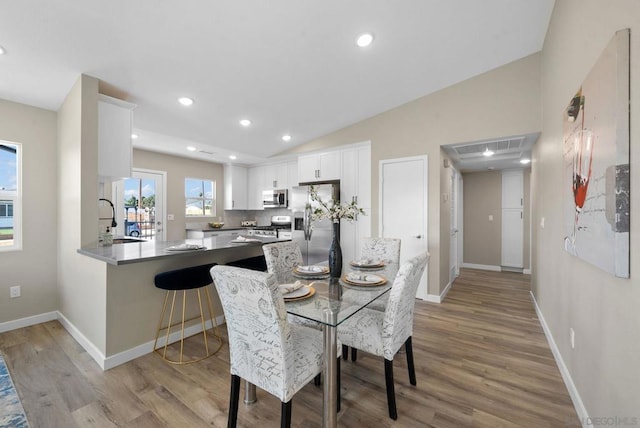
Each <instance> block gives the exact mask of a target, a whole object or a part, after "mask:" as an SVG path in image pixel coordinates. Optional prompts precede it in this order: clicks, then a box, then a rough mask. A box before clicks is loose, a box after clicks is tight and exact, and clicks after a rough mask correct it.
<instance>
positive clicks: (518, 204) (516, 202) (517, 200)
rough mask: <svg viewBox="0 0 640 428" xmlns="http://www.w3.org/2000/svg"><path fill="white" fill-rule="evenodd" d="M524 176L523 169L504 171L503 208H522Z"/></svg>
mask: <svg viewBox="0 0 640 428" xmlns="http://www.w3.org/2000/svg"><path fill="white" fill-rule="evenodd" d="M523 198H524V176H523V172H522V170H518V171H504V172H503V173H502V209H506V208H522V207H523V205H524V199H523Z"/></svg>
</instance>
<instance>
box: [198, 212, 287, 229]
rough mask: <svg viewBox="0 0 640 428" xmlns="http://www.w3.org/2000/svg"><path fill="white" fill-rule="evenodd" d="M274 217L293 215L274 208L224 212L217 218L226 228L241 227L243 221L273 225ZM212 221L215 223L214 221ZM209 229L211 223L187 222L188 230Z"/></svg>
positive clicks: (259, 224)
mask: <svg viewBox="0 0 640 428" xmlns="http://www.w3.org/2000/svg"><path fill="white" fill-rule="evenodd" d="M274 215H292V213H291V211H290V210H288V209H286V208H273V209H267V210H228V211H224V215H223V216H218V217H216V221H218V219H221V220H222V221H224V227H240V226H241V225H240V223H241V222H242V220H255V221H256V222H257V225H258V226H267V225H269V224H271V217H272V216H274ZM211 221H214V220H213V219H212V220H211ZM208 227H209V221H197V222H195V221H194V222H187V223H186V228H187V229H206V228H208Z"/></svg>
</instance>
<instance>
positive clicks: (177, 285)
mask: <svg viewBox="0 0 640 428" xmlns="http://www.w3.org/2000/svg"><path fill="white" fill-rule="evenodd" d="M215 265H216V263H211V264H206V265H201V266H193V267H188V268H184V269H177V270H172V271H168V272H162V273H159V274H157V275H156V276H155V278H154V283H155V285H156V287H158V288H160V289H162V290H167V294H166V296H165V298H164V305H163V306H162V313H161V315H160V321H159V322H158V331H157V332H156V340H155V342H154V343H153V350H154V351H155V352H157V353H158V354H160V356H161V357H162V359H163V360H165V361H167V362H168V363H171V364H189V363H195V362H197V361H201V360H203V359H205V358H208V357H210V356H212V355H213V354H215V353H216V352H218V351H219V350H220V348H221V347H222V343H223V341H222V337H221V336H220V333H219V332H218V324H217V323H216V318H215V314H214V312H213V306H212V304H211V295H210V294H209V289H208V287H207V286H208V285H209V284H212V283H213V280H212V279H211V274H210V273H209V272H210V270H211V268H212V267H213V266H215ZM201 289H204V295H205V297H206V306H207V308H208V310H209V317H208V318H207V319H205V314H204V310H203V308H202V295H201V294H200V290H201ZM188 290H196V294H197V296H198V307H199V308H200V315H199V316H195V317H192V318H189V319H185V317H186V316H187V291H188ZM178 291H182V317H181V320H180V321H177V322H175V323H173V313H174V310H175V307H176V297H177V294H178ZM171 293H173V295H172V297H171V309H170V311H169V320H168V321H167V323H166V325H165V326H163V324H164V319H165V315H166V312H167V305H168V303H169V296H170V295H171ZM198 318H200V322H201V324H202V336H203V339H204V351H205V352H204V356H202V357H199V358H198V357H196V358H192V359H189V360H186V361H185V360H184V340H185V325H186V323H188V322H189V321H193V320H195V319H198ZM208 322H211V329H212V330H213V336H214V337H215V338H216V340H217V342H218V347H217V348H215V350H214V349H209V340H208V337H207V331H208V330H209V329H207V327H206V323H208ZM178 325H179V326H180V355H179V358H178V359H177V360H176V359H171V358H168V357H167V349H168V347H169V342H170V336H171V329H172V328H173V327H175V326H178ZM163 330H166V334H165V336H164V346H160V347H158V338H159V337H160V332H161V331H163ZM174 334H175V333H174Z"/></svg>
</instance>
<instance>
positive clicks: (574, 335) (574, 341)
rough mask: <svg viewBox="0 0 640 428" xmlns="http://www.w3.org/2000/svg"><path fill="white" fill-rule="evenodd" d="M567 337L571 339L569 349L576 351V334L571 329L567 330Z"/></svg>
mask: <svg viewBox="0 0 640 428" xmlns="http://www.w3.org/2000/svg"><path fill="white" fill-rule="evenodd" d="M569 336H570V338H571V349H576V332H575V331H573V328H569Z"/></svg>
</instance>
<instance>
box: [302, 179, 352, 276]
mask: <svg viewBox="0 0 640 428" xmlns="http://www.w3.org/2000/svg"><path fill="white" fill-rule="evenodd" d="M314 186H315V188H316V190H317V193H318V196H320V198H321V199H322V201H323V202H329V201H331V200H332V199H335V200H339V199H340V184H339V182H335V183H324V184H314ZM309 187H310V186H308V185H306V186H298V187H294V188H293V190H292V194H291V195H289V208H290V209H291V211H292V215H293V228H292V229H293V230H292V240H293V241H294V242H297V243H298V245H299V246H300V249H301V250H302V258H303V260H304V264H305V265H312V264H327V261H328V259H329V247H330V246H331V240H332V238H333V224H332V223H331V220H327V219H322V220H313V221H312V220H311V213H312V212H313V210H314V209H315V208H316V207H318V206H319V204H318V203H317V202H315V201H312V200H311V197H310V195H309Z"/></svg>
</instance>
